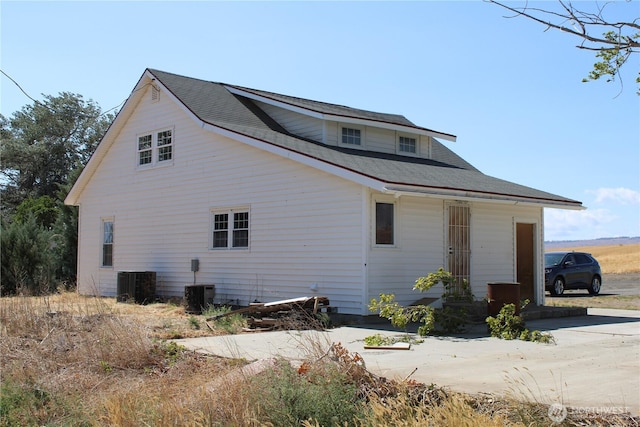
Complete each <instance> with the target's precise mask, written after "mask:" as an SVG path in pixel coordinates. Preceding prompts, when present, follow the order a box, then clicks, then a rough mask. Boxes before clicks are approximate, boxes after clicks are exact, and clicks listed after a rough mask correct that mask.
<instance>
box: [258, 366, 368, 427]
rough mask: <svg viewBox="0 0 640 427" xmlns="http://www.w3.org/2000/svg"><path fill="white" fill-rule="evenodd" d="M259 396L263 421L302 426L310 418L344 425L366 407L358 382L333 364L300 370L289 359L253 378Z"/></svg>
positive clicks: (273, 423)
mask: <svg viewBox="0 0 640 427" xmlns="http://www.w3.org/2000/svg"><path fill="white" fill-rule="evenodd" d="M251 387H252V392H253V393H255V395H256V396H259V398H256V399H254V400H253V401H252V403H253V404H254V405H255V406H256V408H255V412H256V413H257V414H259V415H258V416H259V418H260V419H259V420H258V421H259V423H260V425H263V424H266V423H270V425H276V426H299V425H301V423H303V422H304V421H307V420H311V421H312V422H315V424H317V425H320V426H342V425H344V423H345V422H351V421H352V420H354V419H355V418H356V416H361V415H363V414H364V411H365V410H366V409H365V407H364V405H363V404H361V403H359V401H358V397H357V389H356V386H355V385H354V384H352V383H350V382H349V380H348V377H347V376H346V374H344V373H342V372H341V371H339V369H338V368H337V367H336V366H335V365H332V364H322V365H321V366H318V367H316V368H314V369H310V370H308V371H305V372H304V373H298V371H297V370H296V369H295V368H293V367H292V366H291V365H290V364H289V362H287V361H285V360H278V361H277V363H276V365H275V367H274V368H273V369H271V370H269V371H267V372H264V373H263V374H261V375H258V376H256V377H254V378H253V379H252V381H251Z"/></svg>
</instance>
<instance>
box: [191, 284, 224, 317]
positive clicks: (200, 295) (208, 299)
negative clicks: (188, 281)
mask: <svg viewBox="0 0 640 427" xmlns="http://www.w3.org/2000/svg"><path fill="white" fill-rule="evenodd" d="M215 296H216V287H215V286H214V285H193V286H185V287H184V303H185V311H186V312H187V313H193V314H201V313H202V311H203V310H205V309H206V308H207V306H209V305H213V299H214V298H215Z"/></svg>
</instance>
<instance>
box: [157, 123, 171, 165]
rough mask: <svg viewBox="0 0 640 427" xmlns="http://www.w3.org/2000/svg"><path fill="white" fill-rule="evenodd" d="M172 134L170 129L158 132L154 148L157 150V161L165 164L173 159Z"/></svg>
mask: <svg viewBox="0 0 640 427" xmlns="http://www.w3.org/2000/svg"><path fill="white" fill-rule="evenodd" d="M172 134H173V132H172V131H171V129H169V130H163V131H162V132H158V135H157V139H156V146H157V149H158V161H159V162H165V161H167V160H171V159H172V158H173V138H172Z"/></svg>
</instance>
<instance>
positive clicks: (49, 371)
mask: <svg viewBox="0 0 640 427" xmlns="http://www.w3.org/2000/svg"><path fill="white" fill-rule="evenodd" d="M203 320H204V318H203V317H202V316H196V317H195V320H194V316H190V315H187V314H185V313H184V310H183V309H182V308H181V307H179V306H176V305H175V304H152V305H148V306H140V305H129V304H121V303H116V302H115V300H114V299H110V298H92V297H82V296H78V295H77V294H74V293H64V294H59V295H55V296H51V297H11V298H1V299H0V354H1V355H2V356H1V358H0V376H1V378H2V383H1V384H2V393H1V394H0V401H1V404H0V426H2V427H4V426H40V425H49V426H55V425H66V426H132V427H133V426H141V425H153V426H176V425H180V426H183V425H184V426H231V425H232V426H264V425H273V424H270V421H269V416H270V414H269V413H268V412H266V413H265V411H264V408H265V406H264V403H265V402H264V399H265V396H267V395H268V393H267V392H266V391H270V390H274V389H283V390H288V389H291V388H292V387H296V386H297V387H300V386H301V387H302V389H303V390H304V389H306V388H307V386H306V385H305V384H306V383H305V382H304V381H299V380H297V381H296V382H297V384H298V385H296V384H288V383H284V384H283V383H282V379H283V378H282V376H279V375H266V376H264V377H263V376H259V374H256V373H255V372H253V373H251V372H249V371H250V370H249V369H245V370H241V369H240V368H242V367H243V366H245V364H246V362H245V361H244V360H230V359H222V358H217V357H209V356H205V355H201V354H197V353H193V352H188V351H185V350H184V349H181V348H180V347H179V346H176V345H175V344H174V343H172V342H171V341H165V340H163V337H167V336H171V335H180V336H189V335H203V334H217V333H222V332H220V331H210V330H208V328H206V327H203V328H202V329H196V328H195V327H194V325H196V324H198V325H199V324H201V323H203ZM306 347H307V348H308V349H309V352H310V355H309V357H310V359H309V360H308V361H307V362H306V363H303V365H302V366H300V367H299V368H298V370H297V373H298V374H299V375H301V376H303V377H305V378H306V377H308V378H309V381H313V382H315V383H316V385H317V381H319V380H322V381H327V384H332V387H333V393H342V392H343V391H341V390H340V385H341V384H343V383H342V382H341V381H342V380H340V381H334V380H338V379H344V378H345V377H346V378H348V382H349V384H351V387H352V388H354V389H355V390H357V395H358V399H359V402H360V403H356V405H362V407H363V408H365V409H366V410H365V412H363V413H362V414H363V415H362V416H361V417H359V418H357V417H356V419H354V420H339V423H337V424H336V425H338V424H339V425H341V426H342V425H353V426H385V425H388V426H391V425H393V426H417V425H434V426H440V425H442V426H445V425H447V426H448V425H460V426H467V425H468V426H494V425H495V426H497V425H500V426H502V425H507V426H508V425H514V426H516V425H518V426H519V425H535V424H531V420H532V419H537V418H533V417H534V416H537V415H536V414H537V413H539V412H540V409H539V408H538V409H536V410H534V411H533V412H531V411H530V410H529V409H527V408H529V406H526V405H524V406H523V405H522V404H520V403H515V402H512V401H510V400H507V399H494V398H487V397H486V396H483V397H473V396H466V395H462V394H454V393H449V392H447V391H445V390H443V389H440V388H438V387H436V386H424V385H420V384H415V383H412V382H411V381H409V383H406V384H404V383H400V384H399V383H397V382H394V381H390V380H385V379H383V378H380V377H376V376H375V375H372V374H371V373H369V372H368V371H367V370H366V369H365V367H364V364H363V362H362V359H361V358H360V357H359V356H358V355H356V354H349V353H348V352H347V351H346V350H345V349H344V348H342V347H341V346H339V345H338V346H334V347H332V350H331V352H330V353H327V352H326V349H325V354H324V355H322V356H319V354H320V353H322V351H321V350H320V349H319V348H318V345H317V344H314V343H307V345H306ZM327 364H328V365H331V366H332V367H333V368H331V369H327V366H326V365H327ZM264 369H266V371H265V372H266V373H269V371H270V370H271V371H273V368H272V367H270V366H269V365H267V366H265V368H264ZM314 370H317V372H320V374H321V375H315V376H312V375H310V372H313V371H314ZM332 372H333V373H336V374H335V375H337V376H336V377H332V375H334V374H332ZM325 373H326V374H325ZM314 378H315V379H314ZM256 381H273V382H274V383H267V384H263V385H260V387H258V388H259V389H261V390H263V391H262V392H256V388H255V386H256V384H260V383H256ZM309 384H311V383H309ZM336 387H337V388H336ZM294 391H295V390H294ZM325 395H326V396H325ZM315 396H317V397H315V399H318V400H317V403H325V404H328V405H330V404H331V399H330V397H331V396H333V395H332V394H331V392H330V391H329V389H327V390H326V392H324V391H323V392H321V393H319V394H317V395H315ZM270 398H272V399H273V398H276V399H277V398H278V396H277V394H276V395H275V397H274V395H273V394H272V395H271V397H270ZM321 399H324V401H321ZM313 402H314V403H315V402H316V401H313ZM365 402H368V405H367V406H365V405H364V403H365ZM277 404H278V402H277V401H276V405H277ZM289 404H291V403H290V402H289ZM314 406H315V405H314ZM272 407H273V406H272ZM367 408H368V409H367ZM522 408H525V409H522ZM543 412H544V411H543ZM531 414H533V415H531ZM542 421H543V422H546V421H547V420H546V419H543V420H542ZM636 421H637V420H636ZM277 425H283V424H277ZM285 425H300V423H297V424H296V423H294V424H285ZM306 425H309V426H311V425H316V424H314V422H313V421H309V422H307V424H306ZM566 425H578V424H572V423H571V424H566ZM602 425H615V424H611V423H610V424H606V423H605V424H602ZM636 425H637V424H636Z"/></svg>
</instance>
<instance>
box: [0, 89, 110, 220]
mask: <svg viewBox="0 0 640 427" xmlns="http://www.w3.org/2000/svg"><path fill="white" fill-rule="evenodd" d="M112 118H113V117H112V116H111V115H102V114H101V111H100V107H99V106H98V105H97V104H95V103H94V102H93V101H84V100H83V98H82V96H81V95H76V94H72V93H68V92H63V93H61V94H60V95H59V96H57V97H54V96H50V95H44V100H43V101H42V102H40V101H35V102H34V103H33V104H31V105H27V106H25V107H23V108H22V110H21V111H18V112H16V113H14V114H13V116H12V117H11V119H9V120H7V119H6V118H4V117H0V125H1V126H2V128H1V130H0V136H1V137H2V141H1V142H2V144H1V145H0V173H1V174H2V175H3V177H4V179H3V181H4V182H3V184H2V187H1V188H0V191H1V196H2V209H3V212H4V213H5V214H6V213H7V211H8V213H12V212H13V211H14V210H15V208H16V207H17V206H18V205H19V204H20V203H21V202H22V201H23V200H24V199H26V198H34V199H37V198H39V197H41V196H49V197H52V198H56V196H57V191H58V190H59V188H60V186H61V185H64V184H66V183H67V182H68V181H69V174H70V173H71V171H73V170H74V169H77V168H78V167H80V166H83V165H84V164H86V162H87V161H88V160H89V157H90V156H91V154H92V153H93V151H94V150H95V147H96V146H97V144H98V142H99V140H100V138H102V135H103V134H104V132H105V131H106V129H107V127H108V126H109V123H110V122H111V120H112Z"/></svg>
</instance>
